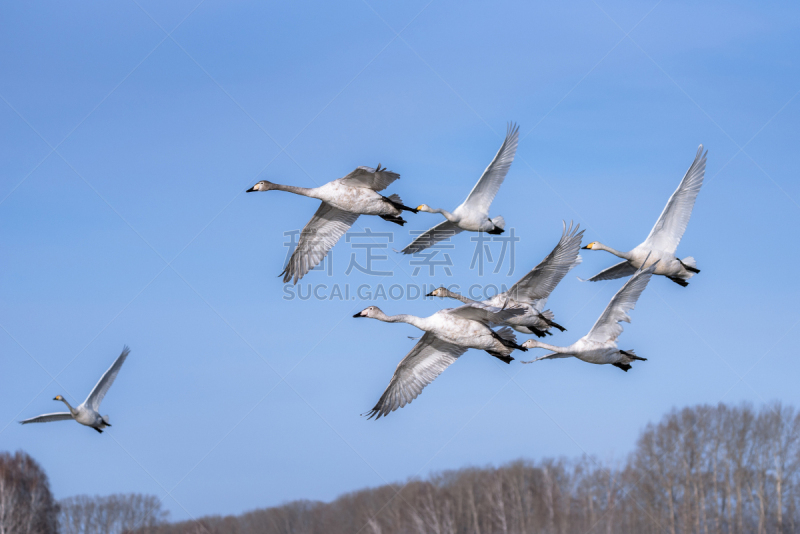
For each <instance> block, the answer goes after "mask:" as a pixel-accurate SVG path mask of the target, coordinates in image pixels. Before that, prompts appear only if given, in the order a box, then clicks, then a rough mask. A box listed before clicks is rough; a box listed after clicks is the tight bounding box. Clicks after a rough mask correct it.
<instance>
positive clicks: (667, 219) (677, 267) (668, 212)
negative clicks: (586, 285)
mask: <svg viewBox="0 0 800 534" xmlns="http://www.w3.org/2000/svg"><path fill="white" fill-rule="evenodd" d="M706 155H708V151H706V153H705V154H704V153H703V145H700V147H699V148H698V149H697V155H696V156H695V158H694V162H692V166H691V167H689V170H688V171H686V175H685V176H684V177H683V180H681V183H680V185H679V186H678V189H676V190H675V192H674V193H672V196H671V197H669V201H668V202H667V205H666V207H664V211H663V212H661V217H659V218H658V221H656V224H655V226H653V229H652V230H651V231H650V235H648V236H647V239H645V241H644V243H642V244H641V245H639V246H638V247H636V248H635V249H633V250H631V251H630V252H620V251H618V250H614V249H613V248H611V247H607V246H606V245H603V244H602V243H599V242H597V241H594V242H593V243H589V244H588V245H586V246H585V247H583V248H585V249H589V250H606V251H608V252H610V253H612V254H613V255H615V256H618V257H620V258H623V259H624V260H625V261H623V262H620V263H618V264H616V265H614V266H613V267H609V268H608V269H606V270H604V271H600V272H599V273H598V274H596V275H594V276H592V277H591V278H589V279H588V281H589V282H597V281H599V280H612V279H614V278H622V277H624V276H630V275H632V274H633V273H635V272H636V270H637V269H639V268H640V267H642V266H643V265H645V264H644V262H645V258H647V257H648V256H650V261H651V262H656V261H657V262H659V263H658V269H656V271H655V274H660V275H662V276H666V277H667V278H669V279H670V280H672V281H673V282H675V283H676V284H680V285H682V286H683V287H686V286H688V285H689V282H687V280H688V279H689V278H691V277H692V276H694V275H695V274H696V273H699V272H700V269H698V268H697V263H696V262H695V259H694V258H692V257H691V256H690V257H688V258H684V259H682V260H681V259H678V258H677V257H676V256H675V250H676V249H677V248H678V243H680V242H681V237H683V233H684V232H685V231H686V225H687V224H689V218H690V217H691V216H692V209H693V208H694V201H695V200H696V199H697V193H699V192H700V186H702V185H703V177H704V176H705V173H706ZM582 281H585V280H582Z"/></svg>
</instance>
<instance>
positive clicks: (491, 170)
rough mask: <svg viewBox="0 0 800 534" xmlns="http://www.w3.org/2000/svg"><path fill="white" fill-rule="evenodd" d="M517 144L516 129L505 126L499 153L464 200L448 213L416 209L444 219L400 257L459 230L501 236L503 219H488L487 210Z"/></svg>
mask: <svg viewBox="0 0 800 534" xmlns="http://www.w3.org/2000/svg"><path fill="white" fill-rule="evenodd" d="M518 141H519V126H516V125H514V124H513V123H511V124H509V125H508V131H507V133H506V138H505V140H504V141H503V144H502V145H501V146H500V150H498V151H497V154H496V155H495V157H494V159H493V160H492V162H491V163H490V164H489V166H488V167H486V170H485V171H483V175H481V177H480V179H479V180H478V183H476V184H475V187H473V188H472V191H471V192H470V194H469V196H468V197H467V199H466V200H465V201H464V202H463V203H462V204H461V205H460V206H458V207H457V208H456V209H454V210H453V212H452V213H450V212H448V211H445V210H443V209H433V208H431V207H429V206H428V205H427V204H422V205H420V206H418V207H417V210H419V211H425V212H428V213H441V214H442V215H444V218H445V219H446V220H444V221H442V222H440V223H439V224H437V225H436V226H434V227H433V228H431V229H429V230H428V231H426V232H425V233H423V234H421V235H419V236H417V238H416V239H414V241H412V242H411V243H410V244H409V245H407V246H406V248H404V249H403V250H402V252H403V254H413V253H415V252H419V251H420V250H425V249H426V248H428V247H430V246H431V245H433V244H435V243H438V242H439V241H442V240H443V239H447V238H449V237H452V236H454V235H456V234H457V233H459V232H461V231H462V230H468V231H470V232H487V233H490V234H502V233H503V228H504V227H505V220H504V219H503V217H502V216H498V217H495V218H494V219H490V218H489V207H490V206H491V205H492V201H493V200H494V197H495V195H497V191H498V190H499V189H500V186H501V185H503V180H504V179H505V177H506V174H508V169H509V168H511V162H512V161H514V154H516V152H517V142H518Z"/></svg>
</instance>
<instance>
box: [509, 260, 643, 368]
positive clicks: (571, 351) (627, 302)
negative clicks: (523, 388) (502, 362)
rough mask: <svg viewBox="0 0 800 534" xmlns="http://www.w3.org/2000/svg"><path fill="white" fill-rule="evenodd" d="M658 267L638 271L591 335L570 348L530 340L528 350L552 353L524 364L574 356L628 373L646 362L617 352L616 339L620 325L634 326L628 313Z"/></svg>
mask: <svg viewBox="0 0 800 534" xmlns="http://www.w3.org/2000/svg"><path fill="white" fill-rule="evenodd" d="M657 266H658V261H656V262H655V263H651V264H650V267H647V268H646V269H644V270H641V269H640V270H638V271H637V272H636V274H634V275H633V276H632V277H631V278H630V280H628V281H627V282H625V285H624V286H622V289H620V290H619V291H617V294H616V295H614V298H612V299H611V302H609V303H608V306H606V309H605V310H604V311H603V314H602V315H601V316H600V318H599V319H598V320H597V322H596V323H594V326H593V327H592V329H591V330H590V331H589V333H588V334H586V335H585V336H583V337H582V338H580V339H579V340H578V341H576V342H575V343H573V344H572V345H570V346H569V347H556V346H553V345H548V344H547V343H542V342H540V341H537V340H535V339H529V340H527V341H526V342H525V343H523V344H522V346H523V347H525V348H527V349H534V348H542V349H547V350H551V351H553V352H552V353H550V354H545V355H544V356H539V357H538V358H535V359H533V360H530V361H527V362H522V363H533V362H538V361H539V360H546V359H554V358H568V357H570V356H574V357H576V358H578V359H579V360H582V361H584V362H587V363H596V364H599V365H602V364H606V363H610V364H611V365H613V366H614V367H619V368H620V369H622V370H623V371H625V372H628V369H630V368H631V362H633V361H634V360H642V361H646V360H647V358H640V357H639V356H637V355H636V353H634V352H633V351H632V350H619V349H618V348H617V338H618V337H619V335H620V334H621V333H622V325H621V324H620V322H621V321H625V322H626V323H629V322H631V318H630V316H629V315H628V312H629V311H631V310H632V309H633V308H634V306H636V301H637V300H639V296H640V295H641V294H642V291H644V288H645V287H647V282H649V281H650V276H651V275H652V274H653V271H655V270H656V267H657Z"/></svg>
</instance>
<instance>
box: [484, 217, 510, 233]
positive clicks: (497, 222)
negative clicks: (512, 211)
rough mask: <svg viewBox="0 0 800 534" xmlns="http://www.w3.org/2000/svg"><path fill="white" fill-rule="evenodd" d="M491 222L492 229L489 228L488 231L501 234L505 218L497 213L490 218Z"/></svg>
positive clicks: (504, 225)
mask: <svg viewBox="0 0 800 534" xmlns="http://www.w3.org/2000/svg"><path fill="white" fill-rule="evenodd" d="M490 220H491V221H492V224H493V225H494V230H490V231H489V232H488V233H490V234H502V233H503V230H505V229H506V220H505V219H504V218H503V216H502V215H498V216H497V217H495V218H494V219H490Z"/></svg>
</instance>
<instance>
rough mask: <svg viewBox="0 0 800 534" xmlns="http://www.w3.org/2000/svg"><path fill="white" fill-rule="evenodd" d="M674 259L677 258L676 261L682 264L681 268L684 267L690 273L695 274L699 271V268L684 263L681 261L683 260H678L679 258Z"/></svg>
mask: <svg viewBox="0 0 800 534" xmlns="http://www.w3.org/2000/svg"><path fill="white" fill-rule="evenodd" d="M675 259H676V260H678V263H680V264H681V265H683V268H684V269H686V270H687V271H689V272H690V273H695V274H697V273H699V272H700V269H698V268H697V267H692V266H691V265H686V264H685V263H683V262H682V261H681V260H680V258H675Z"/></svg>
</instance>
